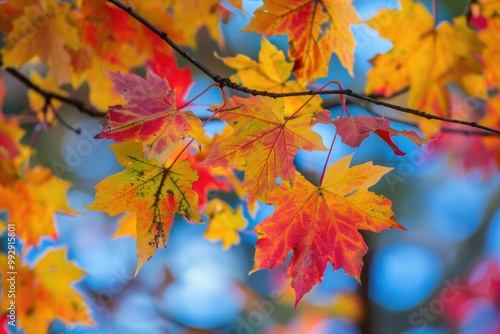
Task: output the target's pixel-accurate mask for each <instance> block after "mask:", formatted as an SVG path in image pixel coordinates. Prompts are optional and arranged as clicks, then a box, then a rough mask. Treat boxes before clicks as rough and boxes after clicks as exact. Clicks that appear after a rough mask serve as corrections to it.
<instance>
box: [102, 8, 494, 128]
mask: <svg viewBox="0 0 500 334" xmlns="http://www.w3.org/2000/svg"><path fill="white" fill-rule="evenodd" d="M107 1H108V2H111V3H112V4H114V5H115V6H117V7H118V8H120V9H122V10H124V11H125V12H127V13H128V14H129V15H130V16H132V17H133V18H134V19H136V20H137V21H138V22H140V23H141V24H142V25H144V26H145V27H147V28H148V29H149V30H151V31H152V32H153V33H155V34H156V35H158V37H160V38H161V39H162V40H163V41H165V42H166V43H167V44H168V45H170V46H171V47H172V48H173V49H174V50H175V51H176V52H177V53H178V54H179V55H180V56H182V57H184V58H185V59H186V60H187V61H189V62H190V63H191V64H193V65H194V66H196V67H197V68H198V69H199V70H201V71H202V72H203V73H205V74H206V75H207V76H209V77H210V78H211V79H212V80H213V81H214V82H216V83H217V84H219V85H220V86H221V87H222V88H223V87H228V88H231V89H234V90H237V91H240V92H243V93H248V94H251V95H260V96H268V97H272V98H283V97H290V96H306V95H308V96H310V95H327V94H334V95H340V94H344V95H347V96H351V97H354V98H356V99H359V100H363V101H367V102H371V103H374V104H376V105H380V106H384V107H387V108H390V109H393V110H397V111H400V112H403V113H407V114H412V115H416V116H419V117H423V118H427V119H429V120H431V119H433V120H439V121H443V122H448V123H456V124H462V125H466V126H470V127H473V128H478V129H482V130H484V131H486V132H491V133H495V134H500V130H496V129H492V128H489V127H487V126H484V125H480V124H478V123H477V122H468V121H463V120H458V119H453V118H447V117H441V116H437V115H433V114H429V113H426V112H424V111H421V110H417V109H412V108H406V107H402V106H399V105H395V104H392V103H387V102H383V101H379V100H376V99H374V98H371V97H369V96H366V95H362V94H358V93H355V92H353V91H352V90H350V89H336V90H324V91H317V90H308V91H303V92H291V93H272V92H268V91H262V90H256V89H251V88H248V87H246V86H243V85H240V84H237V83H235V82H233V81H231V80H230V79H228V78H223V77H221V76H220V75H218V74H216V73H215V72H213V71H212V70H210V69H209V68H208V67H206V66H205V65H203V64H202V63H200V62H199V61H198V60H197V59H196V58H194V57H193V56H191V55H190V54H188V53H187V52H186V51H184V50H183V49H182V48H181V47H180V46H179V45H177V44H176V43H175V42H174V41H173V40H172V39H170V37H168V35H167V34H166V33H165V32H164V31H162V30H160V29H158V28H156V27H155V26H154V25H153V24H152V23H150V22H149V21H148V20H146V19H145V18H144V17H142V16H141V15H139V14H138V13H137V12H135V11H134V10H133V9H132V7H130V6H128V5H126V4H124V3H122V2H121V1H119V0H107Z"/></svg>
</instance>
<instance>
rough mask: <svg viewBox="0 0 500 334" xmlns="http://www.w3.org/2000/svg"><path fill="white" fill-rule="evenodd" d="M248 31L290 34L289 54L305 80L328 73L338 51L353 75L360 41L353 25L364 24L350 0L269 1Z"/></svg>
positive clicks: (312, 79) (258, 10)
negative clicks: (354, 35)
mask: <svg viewBox="0 0 500 334" xmlns="http://www.w3.org/2000/svg"><path fill="white" fill-rule="evenodd" d="M254 15H255V17H254V18H253V19H252V21H251V22H250V24H249V25H248V26H247V27H246V28H245V29H244V31H256V32H258V33H261V34H266V35H268V36H270V35H284V34H287V35H288V41H289V43H290V49H289V50H288V56H289V57H290V58H291V59H293V60H295V66H294V73H295V75H296V77H297V80H298V81H299V82H301V83H303V82H312V81H314V80H315V79H316V78H319V77H324V76H326V75H327V74H328V63H329V61H330V56H331V54H332V52H334V53H335V54H336V55H337V56H338V57H339V60H340V63H341V64H342V66H344V67H345V68H346V69H347V70H348V71H349V74H351V76H352V75H353V68H354V48H355V46H356V43H355V41H354V37H353V35H352V32H351V30H350V28H349V26H350V25H351V24H358V23H361V20H360V19H359V17H358V14H357V13H356V10H355V8H354V6H353V5H352V4H351V1H350V0H347V1H346V0H323V1H317V0H292V1H283V0H265V1H264V6H262V7H261V8H259V9H257V10H256V11H255V12H254Z"/></svg>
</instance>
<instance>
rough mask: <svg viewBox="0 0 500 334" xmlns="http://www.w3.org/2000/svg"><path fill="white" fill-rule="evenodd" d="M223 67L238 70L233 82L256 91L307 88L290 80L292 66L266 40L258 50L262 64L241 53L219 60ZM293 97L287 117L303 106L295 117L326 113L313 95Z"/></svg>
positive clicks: (282, 54) (287, 102) (317, 97)
mask: <svg viewBox="0 0 500 334" xmlns="http://www.w3.org/2000/svg"><path fill="white" fill-rule="evenodd" d="M220 59H221V60H222V61H223V62H224V64H226V65H227V66H229V67H231V68H234V69H236V70H237V73H236V75H233V76H231V78H230V79H231V80H233V81H235V82H239V83H241V84H242V85H244V86H247V87H253V88H254V89H257V90H265V91H268V92H274V93H290V92H303V91H304V90H306V88H305V86H303V85H301V84H299V83H298V82H297V81H295V80H289V79H290V76H291V75H292V69H293V63H289V62H287V61H286V59H285V54H284V53H283V51H280V50H278V49H277V48H276V47H275V46H274V45H272V44H271V43H270V42H269V41H268V40H267V39H266V38H264V37H262V44H261V48H260V51H259V62H256V61H254V60H252V59H251V58H250V57H248V56H245V55H242V54H239V55H237V56H236V57H224V58H220ZM309 99H310V96H294V97H290V98H286V99H285V116H290V115H292V114H293V113H295V111H297V110H298V109H299V108H300V107H302V106H303V105H304V104H305V106H304V107H303V108H302V109H301V111H300V112H299V113H297V114H296V115H297V116H298V115H304V114H311V113H315V112H318V111H320V110H323V108H322V107H321V103H322V99H321V98H320V97H319V96H314V97H313V98H312V100H310V101H309V102H308V100H309Z"/></svg>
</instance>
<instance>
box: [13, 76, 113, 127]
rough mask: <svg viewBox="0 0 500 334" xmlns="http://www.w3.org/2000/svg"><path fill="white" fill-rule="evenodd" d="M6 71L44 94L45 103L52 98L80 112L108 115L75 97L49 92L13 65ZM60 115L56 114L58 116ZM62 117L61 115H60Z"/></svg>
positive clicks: (92, 114) (100, 115) (101, 115)
mask: <svg viewBox="0 0 500 334" xmlns="http://www.w3.org/2000/svg"><path fill="white" fill-rule="evenodd" d="M5 71H6V72H8V73H9V74H10V75H12V76H13V77H14V78H16V79H17V80H19V81H20V82H21V83H22V84H23V85H25V86H26V87H28V88H29V89H33V90H34V91H35V92H37V93H38V94H40V95H41V96H43V98H44V99H45V104H46V105H51V101H52V100H59V101H61V102H63V103H66V104H69V105H71V106H73V107H75V108H76V109H78V110H79V111H80V112H82V113H84V114H87V115H90V116H99V117H104V116H105V115H106V113H105V112H102V111H99V110H96V109H94V108H92V107H89V106H87V105H86V104H85V103H84V102H82V101H78V100H75V99H72V98H70V97H66V96H63V95H61V94H58V93H54V92H49V91H46V90H45V89H43V88H41V87H39V86H38V85H36V84H34V83H33V82H32V81H31V80H30V79H29V78H28V77H26V76H25V75H24V74H22V73H21V72H19V70H17V69H15V68H13V67H7V68H5ZM57 116H58V115H56V117H57ZM58 118H59V119H60V117H58Z"/></svg>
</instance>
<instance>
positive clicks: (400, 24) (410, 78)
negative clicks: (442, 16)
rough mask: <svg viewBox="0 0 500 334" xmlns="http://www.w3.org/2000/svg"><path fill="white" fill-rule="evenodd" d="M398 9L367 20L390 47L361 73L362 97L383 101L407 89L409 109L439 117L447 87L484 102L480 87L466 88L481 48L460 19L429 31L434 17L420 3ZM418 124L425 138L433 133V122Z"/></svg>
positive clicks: (405, 2)
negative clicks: (364, 77)
mask: <svg viewBox="0 0 500 334" xmlns="http://www.w3.org/2000/svg"><path fill="white" fill-rule="evenodd" d="M401 7H402V8H401V10H394V9H388V10H382V11H380V13H379V14H378V15H376V16H375V17H373V18H372V19H370V20H369V21H367V24H368V25H369V26H370V27H372V28H374V29H377V30H378V32H379V34H380V36H382V37H383V38H385V39H388V40H390V41H391V42H392V43H393V48H392V49H391V50H390V51H389V52H387V53H385V54H379V55H377V56H375V57H374V58H373V59H372V60H371V62H372V64H373V68H372V69H371V70H370V71H369V72H368V74H367V78H368V81H367V84H366V93H369V94H371V93H376V94H382V95H383V96H386V97H388V96H391V95H393V94H394V93H396V92H398V91H400V90H403V89H406V88H409V100H408V106H409V107H410V108H414V109H419V110H424V111H426V112H428V113H431V114H434V115H439V116H444V117H449V115H450V96H449V92H448V91H447V88H446V85H447V84H449V83H454V84H456V85H459V86H460V87H462V88H463V89H465V90H466V91H467V93H469V94H470V95H471V96H475V97H483V98H484V97H485V96H484V94H485V92H486V90H485V89H483V90H480V91H478V90H477V85H470V84H469V81H470V80H471V78H474V77H480V74H481V65H480V63H479V62H478V60H477V59H476V55H477V54H480V52H481V50H482V49H483V45H482V43H481V41H480V40H479V39H478V37H477V34H476V33H475V32H474V31H473V30H472V29H470V28H469V27H468V26H467V22H466V19H465V17H463V16H461V17H457V18H455V19H454V22H453V24H452V23H449V22H441V23H440V24H439V25H438V27H437V28H436V29H435V27H434V18H433V17H432V15H431V14H430V13H429V12H428V11H427V10H426V9H425V7H424V6H423V5H422V4H420V3H416V2H413V1H411V0H402V1H401ZM387 18H389V23H388V22H387ZM443 55H446V57H444V56H443ZM474 82H478V81H477V80H474ZM419 120H420V125H421V128H422V130H423V131H424V133H425V134H427V135H429V134H433V133H434V132H436V131H437V130H438V129H439V123H438V122H432V123H431V122H427V121H425V120H422V118H419Z"/></svg>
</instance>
